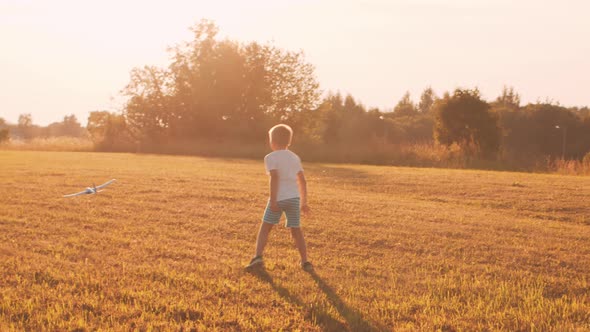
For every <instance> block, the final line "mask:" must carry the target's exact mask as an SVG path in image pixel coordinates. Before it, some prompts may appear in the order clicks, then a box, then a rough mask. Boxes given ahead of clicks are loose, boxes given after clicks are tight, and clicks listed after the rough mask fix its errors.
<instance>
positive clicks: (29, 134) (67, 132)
mask: <svg viewBox="0 0 590 332" xmlns="http://www.w3.org/2000/svg"><path fill="white" fill-rule="evenodd" d="M48 137H88V131H87V130H86V128H84V127H82V125H81V124H80V122H78V119H77V118H76V116H75V115H73V114H72V115H66V116H64V119H63V121H61V122H54V123H52V124H50V125H48V126H45V127H43V126H39V125H36V124H34V123H33V117H32V116H31V114H21V115H20V116H19V117H18V122H17V123H16V124H9V123H8V122H6V120H5V119H3V118H0V143H2V142H4V141H8V140H9V139H16V140H29V139H32V138H48Z"/></svg>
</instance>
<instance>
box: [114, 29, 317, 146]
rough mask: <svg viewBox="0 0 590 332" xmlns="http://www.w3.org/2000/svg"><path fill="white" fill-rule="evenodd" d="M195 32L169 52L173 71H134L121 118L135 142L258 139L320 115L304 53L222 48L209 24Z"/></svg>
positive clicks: (270, 48)
mask: <svg viewBox="0 0 590 332" xmlns="http://www.w3.org/2000/svg"><path fill="white" fill-rule="evenodd" d="M192 32H193V34H194V39H193V40H192V41H190V42H187V43H184V44H181V45H177V46H176V47H174V48H172V49H171V52H172V59H173V60H172V62H171V63H170V65H169V66H168V68H165V69H163V68H157V67H149V66H148V67H144V68H137V69H134V70H133V71H132V73H131V80H130V82H129V84H128V86H127V87H126V89H125V90H124V93H125V94H126V95H127V96H128V97H129V99H128V103H127V105H126V107H125V111H124V115H125V118H126V120H127V121H128V124H129V129H130V131H131V132H132V133H133V135H134V137H136V138H137V139H138V140H141V141H162V140H165V139H170V138H182V139H187V138H212V137H213V138H219V137H239V138H240V139H241V140H249V139H251V140H253V139H260V137H261V135H264V132H265V131H266V130H268V126H269V125H270V124H271V123H276V122H279V121H283V122H288V121H290V120H293V119H294V118H297V115H296V114H297V113H299V112H302V111H306V110H310V109H313V108H315V107H316V103H317V101H318V97H319V91H318V84H317V82H316V80H315V77H314V74H313V70H314V69H313V66H311V65H310V64H308V63H306V62H305V61H304V57H303V54H302V53H297V52H289V51H285V50H282V49H279V48H276V47H274V46H272V45H260V44H258V43H249V44H240V43H237V42H234V41H231V40H218V39H217V38H216V37H217V27H216V26H215V25H214V24H213V23H211V22H209V21H202V22H200V23H199V24H197V25H196V26H195V27H194V28H193V29H192Z"/></svg>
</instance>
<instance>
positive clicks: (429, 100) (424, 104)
mask: <svg viewBox="0 0 590 332" xmlns="http://www.w3.org/2000/svg"><path fill="white" fill-rule="evenodd" d="M435 101H436V95H435V94H434V90H432V88H431V87H428V88H426V89H424V91H423V92H422V95H420V102H419V103H418V111H419V112H420V113H422V114H428V113H430V111H431V109H432V106H433V105H434V102H435Z"/></svg>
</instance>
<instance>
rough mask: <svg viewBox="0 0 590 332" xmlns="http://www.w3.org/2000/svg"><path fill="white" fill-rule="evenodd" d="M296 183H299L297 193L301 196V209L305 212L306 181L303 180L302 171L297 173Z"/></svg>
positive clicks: (307, 209)
mask: <svg viewBox="0 0 590 332" xmlns="http://www.w3.org/2000/svg"><path fill="white" fill-rule="evenodd" d="M297 183H298V184H299V195H300V196H301V210H302V211H303V212H305V213H307V212H309V206H308V205H307V181H306V180H305V174H303V171H299V173H297Z"/></svg>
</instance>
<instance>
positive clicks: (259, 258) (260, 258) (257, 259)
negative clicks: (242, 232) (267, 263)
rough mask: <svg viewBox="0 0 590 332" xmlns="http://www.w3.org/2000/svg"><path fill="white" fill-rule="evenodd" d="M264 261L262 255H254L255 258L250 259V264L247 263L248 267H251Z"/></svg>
mask: <svg viewBox="0 0 590 332" xmlns="http://www.w3.org/2000/svg"><path fill="white" fill-rule="evenodd" d="M262 263H264V262H263V261H262V256H254V258H252V260H251V261H250V264H248V265H246V268H247V269H249V268H252V267H255V266H257V265H261V264H262Z"/></svg>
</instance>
